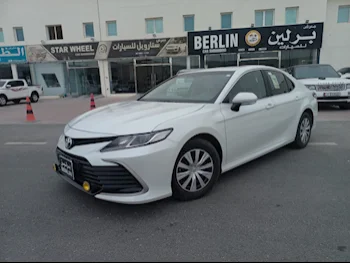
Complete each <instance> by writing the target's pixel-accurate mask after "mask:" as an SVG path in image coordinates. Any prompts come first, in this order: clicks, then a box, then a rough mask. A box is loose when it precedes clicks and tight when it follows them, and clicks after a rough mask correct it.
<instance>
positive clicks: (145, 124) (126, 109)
mask: <svg viewBox="0 0 350 263" xmlns="http://www.w3.org/2000/svg"><path fill="white" fill-rule="evenodd" d="M203 106H204V105H203V104H195V103H161V102H143V101H129V102H121V103H115V104H110V105H108V106H104V107H101V108H98V109H95V110H92V111H89V112H87V113H84V114H83V115H80V116H78V117H77V118H75V119H73V120H72V121H71V122H70V123H68V126H69V128H72V129H75V130H80V131H84V132H89V133H98V134H106V135H108V134H109V135H122V134H134V133H143V132H150V131H152V130H154V129H155V128H156V127H157V126H159V125H160V124H162V123H164V122H167V121H170V120H172V119H176V118H179V117H181V116H184V115H187V114H190V113H193V112H195V111H197V110H199V109H201V108H202V107H203ZM168 128H172V127H168Z"/></svg>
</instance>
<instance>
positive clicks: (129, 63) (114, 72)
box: [109, 59, 136, 94]
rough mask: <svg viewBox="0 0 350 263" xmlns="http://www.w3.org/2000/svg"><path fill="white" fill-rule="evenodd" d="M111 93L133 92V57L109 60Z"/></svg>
mask: <svg viewBox="0 0 350 263" xmlns="http://www.w3.org/2000/svg"><path fill="white" fill-rule="evenodd" d="M109 65H110V72H111V93H112V94H114V93H135V92H136V91H135V75H134V62H133V59H120V60H118V61H116V62H110V63H109Z"/></svg>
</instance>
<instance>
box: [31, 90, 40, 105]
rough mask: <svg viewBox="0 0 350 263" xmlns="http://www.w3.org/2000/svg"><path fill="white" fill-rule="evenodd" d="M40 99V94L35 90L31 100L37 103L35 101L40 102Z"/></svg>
mask: <svg viewBox="0 0 350 263" xmlns="http://www.w3.org/2000/svg"><path fill="white" fill-rule="evenodd" d="M38 100H39V94H38V93H37V92H35V91H34V92H33V93H32V95H31V96H30V101H31V102H34V103H35V102H38Z"/></svg>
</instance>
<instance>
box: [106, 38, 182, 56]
mask: <svg viewBox="0 0 350 263" xmlns="http://www.w3.org/2000/svg"><path fill="white" fill-rule="evenodd" d="M174 56H187V37H175V38H156V39H142V40H126V41H113V42H112V43H111V46H110V50H109V55H108V58H127V57H129V58H134V57H174Z"/></svg>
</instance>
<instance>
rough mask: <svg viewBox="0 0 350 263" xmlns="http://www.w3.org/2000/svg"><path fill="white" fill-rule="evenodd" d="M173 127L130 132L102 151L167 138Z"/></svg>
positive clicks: (115, 149)
mask: <svg viewBox="0 0 350 263" xmlns="http://www.w3.org/2000/svg"><path fill="white" fill-rule="evenodd" d="M172 131H173V129H166V130H160V131H153V132H148V133H140V134H130V135H123V136H119V137H117V138H116V139H115V140H114V141H112V142H111V143H109V144H108V145H107V146H105V147H104V148H102V149H101V152H110V151H117V150H122V149H128V148H134V147H140V146H145V145H149V144H153V143H156V142H160V141H163V140H165V139H166V138H167V137H168V136H169V135H170V133H171V132H172Z"/></svg>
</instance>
